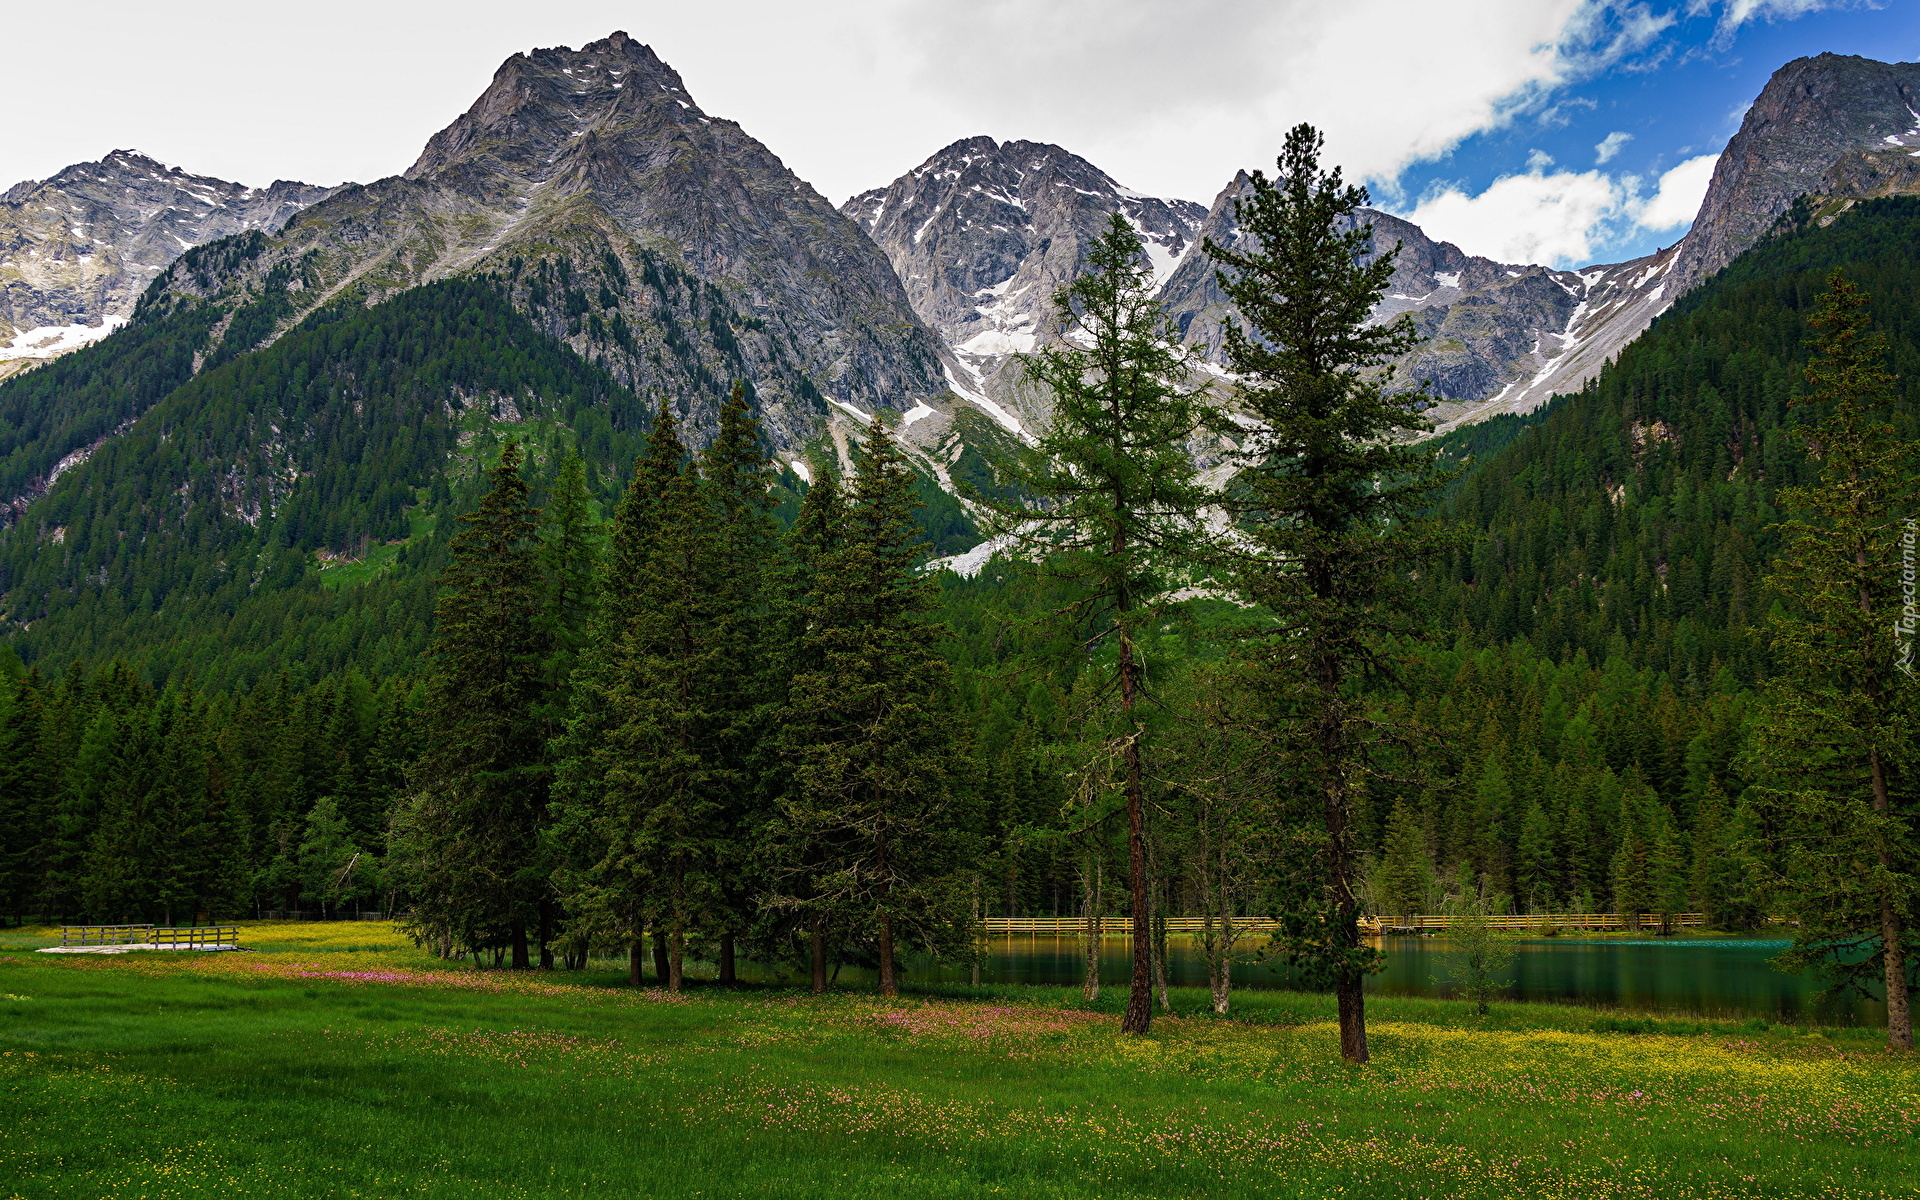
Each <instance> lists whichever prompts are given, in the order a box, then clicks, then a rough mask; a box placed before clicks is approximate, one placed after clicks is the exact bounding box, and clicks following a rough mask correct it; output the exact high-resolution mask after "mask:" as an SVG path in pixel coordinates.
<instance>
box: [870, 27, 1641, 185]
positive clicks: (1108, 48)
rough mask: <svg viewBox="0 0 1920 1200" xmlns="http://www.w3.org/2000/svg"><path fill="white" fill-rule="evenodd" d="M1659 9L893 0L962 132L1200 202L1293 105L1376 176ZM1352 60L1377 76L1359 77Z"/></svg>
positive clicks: (1577, 74)
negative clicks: (1068, 154) (961, 117)
mask: <svg viewBox="0 0 1920 1200" xmlns="http://www.w3.org/2000/svg"><path fill="white" fill-rule="evenodd" d="M1672 20H1673V18H1672V17H1671V16H1670V15H1662V14H1656V13H1653V12H1651V11H1649V10H1648V8H1647V7H1646V6H1645V5H1644V4H1639V3H1621V2H1618V0H1422V2H1419V3H1409V2H1408V0H1343V2H1342V3H1339V4H1329V3H1327V2H1326V0H1186V2H1185V3H1180V4H1174V3H1168V2H1167V0H1049V2H1046V3H1040V2H1037V0H975V2H974V3H970V4H965V5H960V4H954V3H952V2H951V0H901V2H900V7H899V8H897V9H896V10H895V22H896V24H895V29H896V31H897V33H898V36H899V37H900V38H901V40H902V43H903V44H904V45H905V46H907V47H910V48H911V50H912V52H913V54H914V57H915V61H916V66H917V70H916V75H915V85H916V88H918V89H926V90H928V91H931V92H932V93H934V94H936V95H940V96H944V97H946V98H948V99H949V100H950V102H951V103H953V104H954V105H955V106H956V107H962V108H964V110H965V111H967V112H968V113H969V114H970V115H971V116H972V118H973V119H974V120H975V121H976V123H977V125H978V128H977V129H970V130H967V132H991V133H993V134H994V135H995V136H997V137H1023V138H1029V139H1033V140H1036V141H1050V142H1057V143H1059V144H1061V145H1065V146H1068V147H1070V148H1071V149H1073V150H1074V151H1075V152H1076V153H1079V154H1082V155H1084V156H1086V157H1087V158H1088V159H1090V160H1092V161H1093V162H1095V163H1098V164H1099V165H1100V166H1101V167H1103V168H1105V169H1106V170H1107V171H1109V172H1111V173H1112V174H1113V175H1114V176H1115V177H1116V178H1119V179H1120V180H1122V181H1123V182H1125V183H1127V184H1128V185H1129V186H1132V187H1136V188H1140V189H1141V190H1144V191H1148V192H1153V193H1156V194H1161V195H1185V196H1190V197H1193V198H1195V199H1199V200H1203V201H1204V200H1207V199H1210V198H1211V196H1212V194H1213V192H1215V191H1216V190H1217V189H1218V188H1219V187H1220V185H1221V184H1223V183H1225V182H1226V177H1227V175H1228V174H1230V172H1231V168H1233V167H1252V166H1266V165H1268V164H1270V163H1271V161H1272V156H1273V154H1274V152H1275V151H1276V150H1277V149H1278V147H1279V145H1280V143H1281V140H1282V138H1283V136H1284V134H1285V132H1286V130H1287V128H1288V127H1290V126H1292V125H1293V124H1295V123H1297V122H1300V121H1309V122H1312V123H1313V124H1314V125H1316V126H1318V127H1319V128H1321V129H1322V130H1323V131H1324V132H1325V133H1326V135H1327V157H1328V158H1329V159H1330V160H1331V161H1334V162H1338V163H1341V164H1342V165H1343V166H1344V167H1345V169H1346V171H1347V174H1348V175H1349V177H1353V178H1365V179H1370V180H1374V181H1379V182H1383V183H1387V184H1389V186H1390V185H1391V181H1392V180H1394V179H1395V178H1396V177H1397V176H1398V175H1399V174H1400V173H1401V172H1402V171H1403V170H1404V169H1405V168H1406V167H1407V166H1408V165H1410V164H1412V163H1415V162H1420V161H1425V160H1430V159H1434V158H1438V157H1441V156H1443V155H1445V154H1446V153H1447V152H1449V151H1450V150H1452V149H1453V148H1454V147H1455V146H1457V145H1459V143H1460V142H1461V141H1462V140H1464V139H1466V138H1468V137H1470V136H1472V135H1473V134H1476V133H1479V132H1482V131H1485V130H1488V129H1492V128H1497V127H1500V126H1503V125H1505V124H1507V123H1509V122H1511V121H1512V120H1513V119H1514V118H1515V117H1516V116H1517V115H1519V114H1521V113H1523V112H1534V111H1537V110H1538V109H1539V108H1541V107H1542V106H1543V105H1545V104H1546V103H1547V102H1548V100H1549V98H1551V97H1553V96H1554V95H1555V94H1556V93H1558V92H1559V90H1560V89H1562V88H1563V87H1564V86H1565V85H1566V84H1568V83H1570V82H1572V81H1574V80H1577V79H1580V78H1584V77H1585V76H1587V75H1589V74H1591V73H1593V72H1596V71H1599V70H1604V69H1605V68H1606V67H1608V66H1610V65H1613V64H1616V63H1618V62H1620V61H1621V60H1622V59H1623V58H1624V57H1626V56H1629V55H1632V54H1636V53H1638V52H1640V51H1642V50H1644V49H1645V48H1646V47H1647V46H1648V45H1650V44H1651V43H1652V42H1653V41H1655V40H1656V39H1658V38H1659V36H1660V34H1661V33H1662V31H1664V30H1665V29H1666V28H1667V27H1668V26H1669V25H1670V24H1671V23H1672ZM1356 71H1358V72H1361V73H1363V74H1364V76H1365V77H1366V79H1367V80H1370V81H1375V82H1370V83H1367V84H1364V85H1359V86H1356V83H1355V80H1356ZM932 148H933V147H931V146H929V147H928V150H931V149H932ZM907 165H909V164H907V163H904V162H903V163H902V164H901V166H902V168H904V167H905V166H907ZM1222 167H1227V168H1228V171H1226V172H1223V171H1222ZM874 182H876V183H878V182H880V180H875V181H874Z"/></svg>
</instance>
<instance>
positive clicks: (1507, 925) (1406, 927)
mask: <svg viewBox="0 0 1920 1200" xmlns="http://www.w3.org/2000/svg"><path fill="white" fill-rule="evenodd" d="M1457 920H1459V918H1458V917H1453V916H1443V915H1438V914H1431V913H1413V914H1408V915H1405V916H1385V917H1377V916H1376V917H1363V918H1361V921H1360V928H1361V929H1362V930H1363V931H1364V932H1367V933H1395V932H1403V931H1404V932H1409V933H1424V932H1427V931H1436V932H1437V931H1439V930H1444V929H1446V928H1447V927H1448V926H1449V925H1451V924H1453V922H1455V921H1457ZM1638 920H1639V926H1640V928H1642V929H1657V928H1659V927H1660V924H1661V918H1660V915H1659V914H1658V913H1641V914H1639V918H1638ZM1166 922H1167V932H1168V933H1199V932H1200V931H1201V930H1202V929H1203V928H1205V925H1206V921H1205V918H1202V917H1168V918H1166ZM1667 923H1668V924H1669V925H1704V924H1706V916H1705V914H1703V913H1674V914H1672V915H1670V916H1669V917H1668V918H1667ZM981 924H982V925H983V926H985V927H986V932H987V934H988V935H989V936H997V935H1002V934H1016V933H1071V934H1078V933H1085V932H1086V929H1087V921H1086V918H1085V917H988V918H986V919H985V920H983V921H982V922H981ZM1097 924H1098V926H1099V929H1100V932H1102V933H1108V934H1126V933H1128V932H1130V931H1131V929H1132V924H1133V923H1132V921H1131V920H1129V919H1128V918H1127V917H1125V916H1110V917H1104V918H1100V919H1099V920H1098V921H1097ZM1487 924H1488V925H1490V926H1492V927H1493V928H1495V929H1512V930H1542V931H1544V930H1546V929H1549V928H1552V929H1631V928H1633V921H1632V919H1631V918H1630V917H1629V915H1628V914H1625V913H1532V914H1529V915H1526V916H1498V917H1488V918H1487ZM1234 927H1235V928H1237V929H1272V928H1274V927H1275V926H1274V923H1273V922H1272V921H1270V920H1267V919H1265V918H1262V917H1237V918H1235V919H1234Z"/></svg>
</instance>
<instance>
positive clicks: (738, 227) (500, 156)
mask: <svg viewBox="0 0 1920 1200" xmlns="http://www.w3.org/2000/svg"><path fill="white" fill-rule="evenodd" d="M276 271H278V272H279V274H277V275H276V274H275V272H276ZM469 273H486V274H488V275H491V276H493V277H495V278H497V279H500V280H501V281H502V285H503V286H504V287H506V288H507V290H508V292H509V294H510V295H511V298H512V300H513V303H514V305H515V306H516V307H517V308H519V309H520V310H521V311H522V312H524V313H526V314H527V315H528V316H529V317H531V318H532V319H533V320H534V322H535V323H536V324H537V325H538V326H540V327H541V328H542V329H544V330H546V331H547V332H549V333H551V334H552V335H553V336H555V337H557V338H560V339H562V340H564V341H565V342H566V343H567V344H568V345H570V346H572V347H573V348H574V349H575V350H577V351H579V352H580V353H581V354H583V355H585V356H586V357H587V358H589V359H591V360H593V361H595V362H598V363H600V364H601V365H603V366H605V367H606V368H607V369H608V370H609V371H610V372H612V373H613V374H614V376H615V377H616V378H618V379H619V380H620V381H621V382H622V383H625V384H627V385H629V386H630V387H632V388H634V389H635V390H636V391H638V392H640V393H642V394H648V393H655V392H659V393H664V394H667V395H670V396H674V397H677V398H680V399H681V402H682V403H684V404H685V405H686V406H687V407H686V409H685V411H684V413H683V415H684V416H685V417H686V418H687V419H688V420H689V421H690V423H691V427H692V429H693V431H694V436H695V437H696V438H698V437H699V436H701V435H702V431H704V430H705V429H707V428H709V427H710V425H711V420H712V418H713V417H714V415H715V413H716V411H717V405H718V403H719V401H720V399H721V398H722V397H723V396H724V395H725V393H726V391H727V389H728V387H729V386H730V384H731V383H732V381H734V380H744V381H747V382H749V383H751V384H752V385H753V386H754V388H755V391H756V393H757V395H758V396H759V398H760V401H761V406H762V408H761V411H762V416H763V418H764V419H765V423H766V428H767V431H768V433H769V434H770V435H771V436H772V438H773V440H774V442H775V443H776V444H777V445H779V446H780V447H782V448H783V449H792V448H797V447H799V446H801V445H803V444H805V443H806V442H807V441H809V440H810V439H812V438H814V437H816V436H818V435H819V434H820V432H821V431H822V429H823V427H824V426H825V425H826V424H827V423H828V421H829V420H830V419H832V414H833V413H835V412H842V413H859V414H860V416H857V417H847V418H846V419H853V420H862V419H865V418H866V415H867V414H869V413H871V412H872V410H874V409H876V408H893V409H896V410H913V409H916V408H920V407H923V406H928V404H929V402H932V405H933V406H935V407H938V408H943V407H944V404H945V402H944V401H942V400H941V399H940V398H941V397H942V396H944V395H945V394H946V391H947V389H946V385H945V382H944V378H943V375H944V373H943V370H942V361H941V360H942V357H943V355H944V353H945V351H944V347H942V346H941V344H940V342H939V340H938V339H937V338H935V337H934V336H933V335H932V334H931V333H930V332H929V331H928V330H927V329H926V327H925V326H924V325H922V324H921V323H920V322H919V321H918V320H917V319H916V318H915V317H914V315H913V312H912V309H911V308H910V307H909V305H908V303H907V299H906V296H905V295H904V293H903V292H902V290H901V286H900V282H899V280H898V279H896V278H895V277H894V274H893V271H892V270H891V268H890V267H889V266H888V264H887V261H886V259H885V258H884V256H882V255H881V254H880V252H879V251H878V250H877V249H876V248H875V247H874V245H873V243H872V242H871V241H869V240H868V239H867V238H866V237H865V236H863V235H862V234H861V232H860V230H859V228H858V227H856V226H855V225H854V224H853V223H852V222H851V221H849V220H847V219H846V218H845V217H843V216H841V215H840V213H839V212H837V211H836V210H835V209H834V207H833V206H832V205H831V204H829V203H828V202H827V201H826V199H825V198H824V197H822V196H821V195H820V194H819V193H818V192H817V191H815V190H814V189H813V187H812V186H811V185H809V184H808V183H806V182H805V181H804V180H802V179H799V178H798V177H796V176H795V175H794V174H793V172H791V171H789V170H788V169H787V167H786V165H785V164H784V163H782V162H781V161H780V159H779V158H777V157H776V156H775V155H774V154H773V153H772V152H771V151H770V150H768V149H767V147H766V146H764V145H763V144H761V143H760V142H759V141H758V140H757V139H755V138H753V137H752V136H751V135H749V134H748V133H747V132H746V131H745V130H743V129H742V128H741V127H740V126H739V125H738V124H736V123H735V122H732V121H728V120H724V119H722V118H718V117H711V116H708V115H707V114H706V113H704V112H702V111H701V109H700V107H699V106H698V104H696V103H695V101H694V99H693V97H692V96H691V95H690V94H688V92H687V90H686V88H685V85H684V84H683V83H682V81H681V79H680V76H679V75H678V73H676V72H675V71H674V70H673V69H672V68H671V67H670V66H668V65H667V64H666V63H664V62H662V61H661V60H660V58H659V56H658V55H656V54H655V53H654V52H653V50H652V49H650V48H649V47H647V46H646V45H643V44H642V43H640V42H638V41H636V40H634V39H633V38H631V37H629V36H628V35H627V34H625V33H615V34H613V35H611V36H610V37H607V38H604V39H601V40H600V41H597V42H593V43H590V44H588V45H586V46H583V47H581V48H580V49H577V50H575V49H570V48H567V47H555V48H549V49H539V50H533V51H530V52H527V53H523V54H515V55H513V56H512V57H510V58H508V59H507V60H506V61H505V62H504V63H503V64H502V65H501V66H500V68H499V70H498V71H496V72H495V74H494V77H493V80H492V82H491V83H489V84H488V86H487V87H486V89H485V90H484V91H483V92H482V93H481V95H480V96H479V98H478V99H476V100H475V101H474V102H473V104H472V105H471V106H469V108H468V109H467V110H466V111H465V112H464V113H462V114H461V115H460V116H459V117H457V118H456V119H455V120H454V121H453V122H452V123H451V124H449V125H448V126H447V127H446V128H444V129H442V130H441V131H440V132H439V133H437V134H435V135H434V136H433V137H432V138H431V139H430V140H429V141H428V143H427V145H426V147H425V149H424V150H423V151H422V153H421V154H420V156H419V158H418V159H417V160H416V161H415V162H414V164H413V165H412V166H411V167H410V168H408V169H407V171H406V172H405V173H404V174H401V175H395V176H390V177H388V178H386V179H381V180H376V181H375V182H373V183H370V184H367V185H364V186H352V187H346V188H343V189H341V191H340V192H339V193H338V194H336V195H334V196H332V197H330V198H329V199H328V200H327V201H326V202H324V203H322V204H318V205H315V206H314V207H313V208H312V209H309V210H308V211H306V212H305V213H302V214H301V216H300V218H299V219H298V220H296V221H293V222H291V223H289V224H288V226H287V227H286V229H285V230H284V231H283V232H282V234H281V236H280V237H278V238H276V239H274V240H273V242H272V243H271V244H269V245H268V246H266V247H265V248H264V250H263V251H262V252H261V253H259V254H257V255H253V256H251V257H248V258H246V260H245V261H244V262H240V261H238V260H236V261H235V262H234V264H232V266H231V267H230V268H228V269H227V270H226V271H224V272H221V273H217V277H214V276H208V277H206V278H201V277H200V276H199V275H197V274H196V273H195V272H193V271H186V270H179V271H175V272H173V273H172V274H171V275H170V276H169V277H168V279H167V288H168V290H169V292H170V293H171V294H172V295H173V296H174V297H175V298H176V299H177V300H180V301H185V302H200V301H211V302H214V303H218V304H222V305H226V304H236V303H245V302H248V301H251V300H259V299H261V298H263V297H264V296H265V295H266V293H268V292H270V291H273V290H274V289H276V288H278V289H280V290H281V292H282V294H283V295H284V296H285V301H284V307H285V311H286V314H287V315H286V317H285V318H284V319H282V320H280V321H279V322H277V324H276V328H277V329H280V330H284V329H286V328H289V327H291V325H293V324H294V323H296V322H298V321H299V320H301V319H304V316H305V314H307V313H309V312H311V311H313V309H315V308H317V307H319V306H320V305H322V304H325V303H329V302H360V303H376V302H378V301H380V300H382V299H385V298H387V297H389V296H392V295H394V294H396V293H398V292H401V291H404V290H406V289H408V288H412V287H417V286H419V285H421V284H425V283H431V282H433V281H435V280H439V279H445V278H448V277H451V276H457V275H463V274H469ZM289 274H291V275H293V276H294V277H295V278H297V280H298V281H299V282H298V286H297V288H295V287H290V286H289V285H288V284H286V283H284V282H276V281H277V280H285V279H287V277H288V276H289ZM273 303H275V304H280V303H282V302H281V301H279V300H274V301H273Z"/></svg>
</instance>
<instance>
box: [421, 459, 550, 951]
mask: <svg viewBox="0 0 1920 1200" xmlns="http://www.w3.org/2000/svg"><path fill="white" fill-rule="evenodd" d="M520 463H521V454H520V446H519V444H518V443H517V442H514V441H511V440H509V441H508V442H507V443H506V444H505V445H504V446H503V447H502V449H501V451H500V459H499V462H498V464H497V465H496V466H494V467H493V468H492V469H491V470H489V471H488V477H489V478H490V479H491V481H492V486H491V488H490V489H489V490H488V492H487V494H486V496H485V498H484V499H483V500H482V501H481V504H480V508H479V510H478V511H476V512H473V513H469V514H467V515H466V516H464V517H462V518H461V520H462V521H464V522H465V523H466V525H467V528H466V529H465V530H463V531H462V532H461V533H460V534H459V535H458V536H457V537H455V538H454V539H453V545H452V551H451V561H450V562H449V563H448V565H447V567H446V569H445V570H444V571H443V572H442V573H441V579H440V582H441V587H442V589H443V590H442V594H441V597H440V603H439V605H438V607H437V608H436V610H435V620H436V628H435V631H434V640H433V651H432V653H433V658H434V666H435V670H434V674H433V675H432V677H431V678H430V679H429V681H428V683H427V685H426V687H427V695H426V700H425V703H424V704H423V706H422V717H423V720H424V722H425V723H426V729H425V731H424V735H423V737H422V743H423V753H422V754H421V757H420V761H419V763H418V764H417V765H416V767H415V769H414V772H413V776H412V787H413V792H412V795H411V796H410V797H409V798H408V802H407V805H406V806H405V809H404V810H403V811H402V812H401V813H400V814H397V815H396V820H395V831H396V835H397V836H396V839H395V840H396V842H397V843H398V845H397V846H396V850H398V851H399V855H398V856H399V858H400V860H401V865H402V867H403V872H404V873H403V876H402V878H403V879H404V880H405V881H406V885H407V890H408V891H409V893H410V894H411V896H412V899H413V916H412V918H411V920H410V925H409V927H410V929H411V930H412V932H413V933H414V935H415V936H416V937H418V938H420V939H422V940H425V941H432V942H436V943H441V944H443V945H444V944H446V943H448V942H451V943H453V944H456V945H459V946H461V947H463V948H471V949H478V948H480V947H483V946H498V945H506V946H509V947H510V948H511V950H512V953H513V967H514V969H516V970H526V969H528V968H529V967H530V966H531V961H530V959H529V957H528V953H527V927H528V923H529V922H530V921H531V920H534V919H536V918H537V916H538V913H539V907H540V902H541V899H542V897H543V896H544V895H545V892H546V888H547V881H546V880H547V864H546V861H545V853H544V848H543V846H542V828H543V826H544V824H545V819H546V809H547V793H548V787H549V782H550V779H549V776H550V768H549V764H548V759H547V752H546V745H545V738H544V736H543V734H544V727H543V722H542V721H541V720H540V710H541V706H542V705H543V704H544V703H545V701H546V698H547V692H548V687H549V683H548V679H547V672H546V664H547V656H548V655H549V654H550V653H551V651H552V644H553V643H552V639H551V638H550V637H549V635H548V633H547V631H546V629H545V623H544V613H543V595H542V592H543V587H542V580H541V577H540V570H539V562H538V555H539V548H538V542H537V541H536V539H535V534H536V532H537V530H538V518H539V515H540V514H539V510H538V509H535V508H533V507H532V506H531V505H530V504H529V503H528V489H527V485H526V483H525V481H524V480H522V479H521V476H520Z"/></svg>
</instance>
